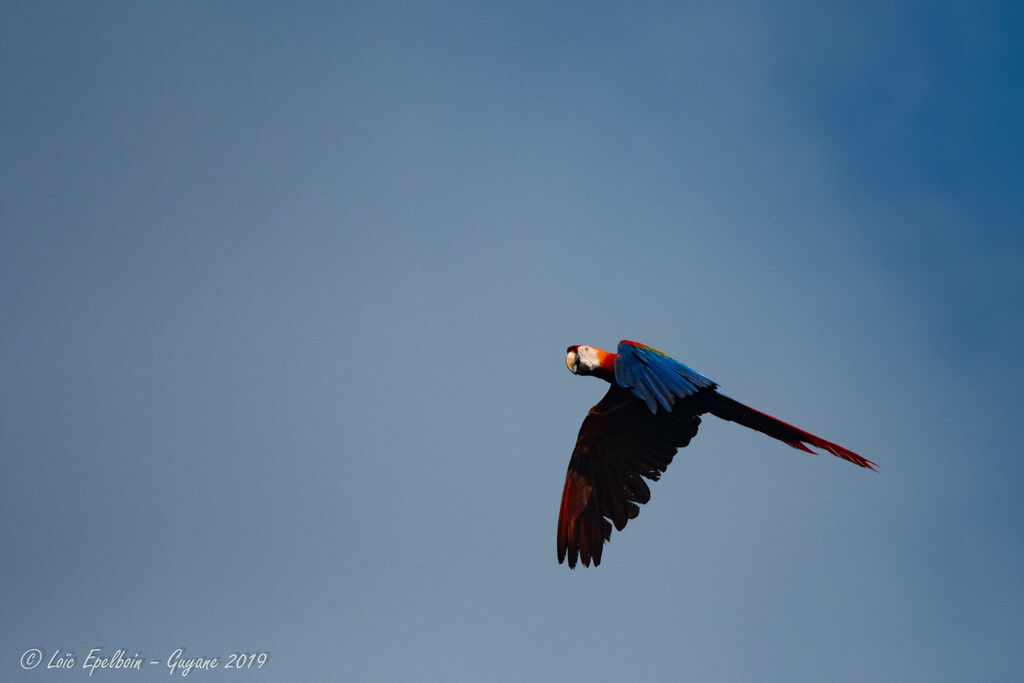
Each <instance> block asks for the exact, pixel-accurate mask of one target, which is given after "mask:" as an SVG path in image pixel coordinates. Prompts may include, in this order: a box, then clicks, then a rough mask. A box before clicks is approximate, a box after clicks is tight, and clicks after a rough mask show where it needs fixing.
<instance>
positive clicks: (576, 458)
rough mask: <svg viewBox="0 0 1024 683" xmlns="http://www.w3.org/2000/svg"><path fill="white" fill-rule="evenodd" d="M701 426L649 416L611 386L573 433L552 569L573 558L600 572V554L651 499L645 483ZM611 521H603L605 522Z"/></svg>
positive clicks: (689, 413)
mask: <svg viewBox="0 0 1024 683" xmlns="http://www.w3.org/2000/svg"><path fill="white" fill-rule="evenodd" d="M699 425H700V418H699V417H698V416H697V414H696V411H694V410H686V409H685V406H684V405H679V406H676V409H675V410H673V411H671V412H662V413H661V414H659V415H655V414H654V413H652V412H651V411H650V410H648V409H647V407H646V406H645V405H644V403H643V402H642V401H640V400H637V398H636V397H635V396H633V394H632V393H631V392H630V391H629V390H628V389H624V388H622V387H619V386H616V385H615V384H612V385H611V388H609V389H608V393H607V394H605V396H604V398H603V399H601V401H600V402H599V403H598V404H597V405H595V406H594V407H593V408H591V409H590V412H589V413H588V414H587V417H586V419H584V420H583V425H582V426H581V427H580V434H579V438H577V440H576V448H575V449H574V450H573V453H572V458H571V459H570V460H569V471H568V473H567V474H566V476H565V487H564V488H563V489H562V505H561V508H560V510H559V513H558V562H559V563H561V562H563V561H564V560H565V557H566V554H568V557H569V566H570V567H575V566H576V559H577V557H579V559H581V560H582V561H583V564H584V565H586V566H589V565H590V562H591V560H593V562H594V566H597V565H599V564H601V548H602V545H603V544H604V542H605V541H606V540H609V539H610V538H611V535H612V524H614V525H615V528H616V529H618V530H620V531H621V530H622V528H623V527H624V526H626V522H627V521H628V520H630V519H633V518H634V517H636V516H637V514H639V512H640V508H639V505H641V504H643V503H646V502H647V501H649V500H650V499H651V490H650V489H649V488H648V487H647V482H645V481H644V477H647V478H648V479H651V480H652V481H657V480H658V478H659V477H660V476H661V473H662V472H664V471H665V468H667V467H668V465H669V463H670V462H672V457H673V456H674V455H675V453H676V449H677V448H682V447H683V446H685V445H687V444H688V443H690V439H692V438H693V436H694V435H695V434H696V433H697V427H698V426H699ZM609 520H610V521H609Z"/></svg>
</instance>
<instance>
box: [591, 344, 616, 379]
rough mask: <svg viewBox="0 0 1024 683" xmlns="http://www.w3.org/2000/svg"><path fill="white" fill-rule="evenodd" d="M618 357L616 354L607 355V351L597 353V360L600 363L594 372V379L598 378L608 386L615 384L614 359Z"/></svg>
mask: <svg viewBox="0 0 1024 683" xmlns="http://www.w3.org/2000/svg"><path fill="white" fill-rule="evenodd" d="M618 357H619V354H617V353H608V352H607V351H600V350H599V351H598V353H597V360H598V361H599V362H600V363H601V365H599V366H598V368H597V369H596V370H594V372H593V373H591V374H593V375H594V377H600V378H601V379H603V380H604V381H605V382H608V383H609V384H614V383H615V359H616V358H618Z"/></svg>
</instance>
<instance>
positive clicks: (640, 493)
mask: <svg viewBox="0 0 1024 683" xmlns="http://www.w3.org/2000/svg"><path fill="white" fill-rule="evenodd" d="M565 365H566V367H568V368H569V370H570V372H572V373H573V374H575V375H593V376H594V377H598V378H600V379H603V380H604V381H606V382H608V383H609V384H610V385H611V386H610V387H609V389H608V393H607V394H605V395H604V398H602V399H601V400H600V401H599V402H598V403H597V405H595V406H594V407H593V408H591V409H590V412H589V413H587V417H586V418H585V419H584V420H583V425H582V426H581V427H580V434H579V437H578V438H577V439H576V448H575V449H573V452H572V458H570V460H569V471H568V472H567V473H566V475H565V487H564V488H563V489H562V504H561V507H560V508H559V512H558V562H559V564H561V563H562V562H564V561H565V560H566V558H567V557H568V559H569V567H570V568H574V567H575V566H576V561H577V559H579V560H580V561H582V562H583V564H584V566H588V567H589V566H590V563H591V562H593V563H594V566H595V567H596V566H597V565H599V564H601V548H602V546H603V545H604V542H605V541H608V540H610V539H611V535H612V525H613V524H614V525H615V528H616V529H618V530H619V531H622V529H623V527H625V526H626V522H627V521H629V520H631V519H633V518H634V517H636V516H637V514H639V512H640V507H639V506H640V505H642V504H644V503H646V502H647V501H649V500H650V499H651V490H650V489H649V488H648V486H647V482H645V481H644V477H646V478H648V479H650V480H652V481H657V480H658V478H659V477H660V476H661V473H662V472H664V471H665V469H666V468H667V467H668V464H669V463H670V462H672V457H673V456H674V455H675V453H676V450H677V449H679V448H683V447H684V446H686V445H687V444H688V443H690V439H692V438H693V437H694V436H695V435H696V434H697V427H699V426H700V416H701V415H703V414H705V413H711V414H712V415H714V416H715V417H718V418H721V419H723V420H730V421H732V422H736V423H738V424H741V425H743V426H744V427H749V428H750V429H756V430H757V431H759V432H761V433H762V434H767V435H768V436H770V437H772V438H775V439H778V440H779V441H782V442H784V443H787V444H789V445H790V446H792V447H793V448H799V449H800V450H802V451H806V452H808V453H813V452H814V451H812V450H811V449H810V448H808V446H815V447H817V448H821V449H824V450H826V451H828V452H829V453H831V454H832V455H835V456H838V457H840V458H842V459H843V460H847V461H849V462H852V463H853V464H854V465H859V466H861V467H867V468H869V469H872V470H873V469H875V463H873V462H871V461H870V460H868V459H866V458H863V457H861V456H859V455H857V454H856V453H854V452H853V451H851V450H848V449H846V448H843V447H842V446H840V445H839V444H834V443H832V442H831V441H826V440H825V439H822V438H821V437H818V436H815V435H813V434H810V433H808V432H805V431H803V430H802V429H797V428H796V427H794V426H793V425H790V424H786V423H785V422H783V421H781V420H777V419H775V418H774V417H771V416H770V415H765V414H764V413H762V412H759V411H757V410H754V409H753V408H750V407H748V406H745V405H743V404H742V403H740V402H738V401H734V400H733V399H731V398H729V397H728V396H723V395H722V394H720V393H718V391H716V389H717V388H718V384H716V383H715V382H713V381H712V380H710V379H708V378H707V377H705V376H704V375H702V374H700V373H699V372H697V371H695V370H693V369H691V368H688V367H687V366H685V365H683V364H682V363H680V362H679V361H677V360H674V359H672V358H669V357H668V356H667V355H666V354H665V353H663V352H661V351H658V350H657V349H652V348H651V347H649V346H645V345H643V344H640V343H637V342H634V341H629V340H627V339H623V340H622V341H621V342H619V347H618V353H609V352H607V351H602V350H601V349H599V348H597V347H594V346H581V345H577V346H570V347H569V348H568V349H566V355H565Z"/></svg>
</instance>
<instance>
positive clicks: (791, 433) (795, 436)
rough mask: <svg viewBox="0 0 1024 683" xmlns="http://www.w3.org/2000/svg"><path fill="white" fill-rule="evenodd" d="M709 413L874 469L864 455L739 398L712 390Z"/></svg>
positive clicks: (796, 445)
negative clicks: (745, 403)
mask: <svg viewBox="0 0 1024 683" xmlns="http://www.w3.org/2000/svg"><path fill="white" fill-rule="evenodd" d="M710 412H711V414H712V415H714V416H715V417H720V418H722V419H723V420H730V421H732V422H735V423H737V424H741V425H743V426H744V427H749V428H750V429H755V430H757V431H759V432H761V433H762V434H767V435H768V436H770V437H772V438H774V439H778V440H779V441H783V442H785V443H787V444H789V445H790V446H792V447H793V448H798V449H800V450H801V451H806V452H808V453H813V452H814V451H812V450H811V449H810V448H808V447H807V446H806V445H804V444H810V445H811V446H816V447H817V448H821V449H823V450H826V451H828V452H829V453H831V454H832V455H835V456H837V457H839V458H842V459H843V460H847V461H849V462H852V463H853V464H854V465H860V466H861V467H867V468H868V469H872V470H874V469H876V468H875V463H873V462H871V461H870V460H868V459H867V458H864V457H861V456H859V455H857V454H856V453H854V452H853V451H851V450H849V449H846V448H843V447H842V446H840V445H839V444H835V443H832V442H831V441H826V440H825V439H822V438H821V437H820V436H815V435H814V434H810V433H808V432H805V431H804V430H802V429H797V428H796V427H794V426H793V425H791V424H787V423H785V422H783V421H782V420H777V419H775V418H774V417H772V416H771V415H765V414H764V413H762V412H761V411H759V410H754V409H753V408H751V407H750V406H745V405H743V404H742V403H740V402H739V401H734V400H733V399H731V398H729V397H728V396H722V395H721V394H718V393H716V394H715V395H714V402H713V403H712V404H711V408H710Z"/></svg>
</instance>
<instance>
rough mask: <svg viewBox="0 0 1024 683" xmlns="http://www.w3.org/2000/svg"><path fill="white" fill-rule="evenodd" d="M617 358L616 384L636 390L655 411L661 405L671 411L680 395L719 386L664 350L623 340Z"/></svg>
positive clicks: (687, 394) (690, 394) (685, 395)
mask: <svg viewBox="0 0 1024 683" xmlns="http://www.w3.org/2000/svg"><path fill="white" fill-rule="evenodd" d="M618 352H619V355H618V357H617V358H616V359H615V383H616V384H618V385H619V386H621V387H625V388H627V389H629V390H631V391H632V392H633V395H634V396H636V397H637V398H639V399H640V400H642V401H643V402H644V403H646V404H647V408H648V409H649V410H650V411H651V412H652V413H656V412H658V406H659V405H660V406H661V407H662V408H663V409H664V410H665V411H666V412H671V410H672V405H673V404H674V403H675V402H676V399H677V398H686V397H687V396H693V395H694V394H696V393H697V392H698V391H700V390H702V389H715V388H716V387H718V384H716V383H715V382H714V381H713V380H710V379H708V378H707V377H705V376H704V375H702V374H700V373H699V372H697V371H696V370H694V369H693V368H689V367H687V366H685V365H683V364H682V363H680V362H679V361H677V360H674V359H672V358H669V357H668V356H666V355H665V354H664V353H662V352H661V351H658V350H656V349H652V348H650V347H649V346H644V345H643V344H637V343H636V342H631V341H628V340H626V339H623V340H622V341H621V342H619V348H618Z"/></svg>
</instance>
